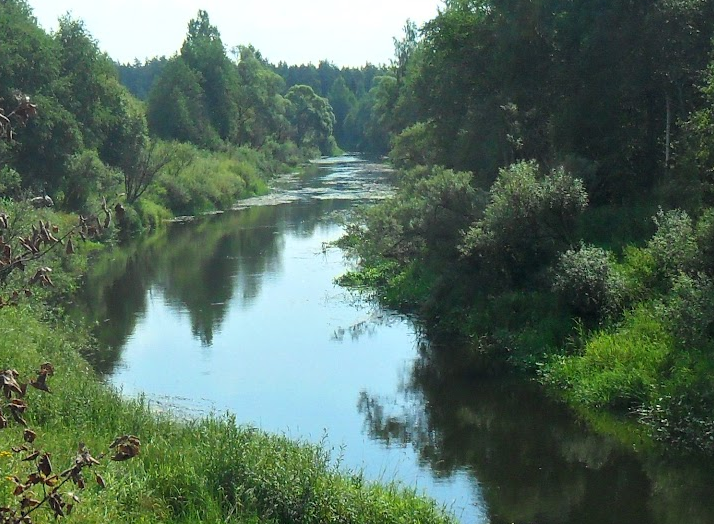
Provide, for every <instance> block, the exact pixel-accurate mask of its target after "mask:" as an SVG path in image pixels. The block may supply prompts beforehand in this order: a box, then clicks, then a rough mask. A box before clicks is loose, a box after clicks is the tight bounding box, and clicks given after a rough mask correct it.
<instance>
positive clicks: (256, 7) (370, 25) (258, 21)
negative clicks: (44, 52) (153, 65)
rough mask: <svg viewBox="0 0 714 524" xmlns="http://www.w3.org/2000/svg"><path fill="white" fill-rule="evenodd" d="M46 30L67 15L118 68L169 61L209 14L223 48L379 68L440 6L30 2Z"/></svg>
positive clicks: (250, 0)
mask: <svg viewBox="0 0 714 524" xmlns="http://www.w3.org/2000/svg"><path fill="white" fill-rule="evenodd" d="M29 4H30V5H31V6H32V8H33V10H34V14H35V16H36V17H37V19H38V21H39V23H40V25H41V26H42V27H43V28H45V29H46V30H48V31H51V30H54V29H55V28H56V27H57V18H58V17H59V16H61V15H63V14H66V13H68V12H70V13H71V14H72V15H73V16H74V17H75V18H80V19H82V20H84V22H85V24H86V26H87V28H88V29H89V31H90V33H91V34H92V35H93V36H94V38H95V39H97V40H98V41H99V46H100V48H101V49H102V50H103V51H106V52H107V53H109V55H110V56H111V57H112V58H114V59H115V60H118V61H120V62H127V61H133V59H134V58H138V59H139V60H143V59H144V58H147V57H148V58H150V57H153V56H160V55H169V56H170V55H172V54H174V53H175V52H176V51H178V49H179V48H180V47H181V43H182V42H183V39H184V37H185V35H186V27H187V25H188V21H189V20H190V19H191V18H194V17H195V16H196V13H197V12H198V10H199V9H204V10H206V11H207V12H208V14H209V16H210V18H211V22H212V23H213V24H214V25H216V26H217V27H218V29H219V31H220V32H221V37H222V39H223V43H224V44H225V45H226V46H227V47H228V48H229V49H230V48H232V47H233V46H237V45H247V44H252V45H253V46H255V47H256V48H257V49H258V50H260V51H261V52H262V54H263V56H265V57H266V58H267V59H268V60H270V61H271V62H274V63H277V62H278V61H280V60H283V61H285V62H287V63H289V64H302V63H308V62H312V63H315V64H316V63H317V62H319V61H320V60H322V59H327V60H329V61H331V62H333V63H335V64H336V65H338V66H361V65H364V64H365V62H371V63H373V64H379V63H386V62H388V60H389V59H390V58H391V57H392V50H393V48H392V37H394V36H400V35H401V33H402V27H403V26H404V23H405V22H406V20H407V19H411V20H413V21H415V22H416V23H417V24H419V25H421V24H422V23H424V22H426V21H427V20H430V19H431V18H433V17H434V16H436V14H437V10H438V8H439V7H440V6H441V5H442V2H441V0H359V1H354V0H350V1H348V0H305V1H299V0H257V1H256V0H233V1H226V0H202V1H195V0H143V1H140V0H101V1H97V0H29Z"/></svg>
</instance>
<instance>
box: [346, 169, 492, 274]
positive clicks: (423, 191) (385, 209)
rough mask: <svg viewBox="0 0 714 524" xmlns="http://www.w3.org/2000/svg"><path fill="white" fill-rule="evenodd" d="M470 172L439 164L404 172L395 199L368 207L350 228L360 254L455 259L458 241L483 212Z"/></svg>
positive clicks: (399, 258) (366, 257) (370, 258)
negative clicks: (454, 169) (442, 166)
mask: <svg viewBox="0 0 714 524" xmlns="http://www.w3.org/2000/svg"><path fill="white" fill-rule="evenodd" d="M471 181H472V177H471V174H470V173H455V172H454V171H451V170H447V169H444V168H441V167H434V168H430V169H424V168H420V169H415V170H414V171H411V172H409V173H406V174H405V175H404V177H403V180H402V182H401V183H402V187H401V189H400V191H399V192H398V194H397V195H396V196H395V197H394V198H393V199H391V200H388V201H386V202H384V203H381V204H376V205H374V206H371V207H369V208H368V209H366V210H364V211H363V213H362V215H361V216H360V218H359V220H356V222H355V224H353V225H351V226H350V227H349V228H348V235H352V236H353V237H354V239H353V240H352V242H353V243H356V245H357V254H359V256H360V257H362V259H363V260H368V261H370V262H372V261H374V260H375V259H376V258H386V259H394V260H397V261H400V262H402V263H403V262H405V261H406V260H408V259H410V258H422V257H431V256H433V257H436V258H445V259H448V258H450V257H455V256H456V254H457V251H456V245H457V242H458V239H460V237H461V234H462V229H463V228H466V227H467V226H468V225H469V224H470V223H471V222H472V221H473V219H474V218H475V217H476V216H477V215H478V213H479V211H480V210H479V207H480V206H479V203H480V201H482V200H483V198H479V194H478V192H477V191H476V190H475V189H474V188H473V187H472V185H471Z"/></svg>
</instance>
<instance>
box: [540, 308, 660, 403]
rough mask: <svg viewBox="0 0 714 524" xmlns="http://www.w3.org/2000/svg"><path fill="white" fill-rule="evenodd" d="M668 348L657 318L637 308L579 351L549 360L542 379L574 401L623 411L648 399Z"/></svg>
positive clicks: (655, 383) (655, 384)
mask: <svg viewBox="0 0 714 524" xmlns="http://www.w3.org/2000/svg"><path fill="white" fill-rule="evenodd" d="M673 349H674V343H673V341H672V337H671V335H670V334H669V333H668V332H667V331H666V329H665V327H664V326H663V325H662V323H661V321H660V320H659V319H658V318H657V317H656V315H654V314H652V312H651V311H649V310H648V309H647V308H645V307H639V308H638V309H636V310H635V311H634V312H632V313H631V314H629V315H628V316H627V317H626V318H625V320H624V321H623V322H622V324H621V325H620V326H618V327H615V328H612V327H609V328H605V329H601V330H599V331H598V332H596V333H595V334H594V335H592V336H590V337H589V338H588V340H587V342H586V343H585V347H584V348H583V350H582V352H580V353H578V354H575V355H568V356H561V357H558V358H556V359H554V360H553V361H552V362H551V363H550V364H549V365H548V366H546V368H545V371H544V380H545V382H546V383H547V384H549V385H551V386H553V387H556V388H558V389H561V390H562V391H563V393H564V395H565V397H566V398H567V399H568V400H570V401H571V402H572V403H574V404H581V405H586V406H591V407H609V408H614V409H621V410H627V409H630V408H634V407H638V406H642V405H644V404H645V403H647V402H648V401H649V400H650V399H651V397H652V394H653V392H654V391H655V389H656V388H657V386H658V384H659V383H660V382H661V379H662V376H663V374H664V373H665V372H666V366H667V365H668V363H669V360H670V356H671V354H672V351H673Z"/></svg>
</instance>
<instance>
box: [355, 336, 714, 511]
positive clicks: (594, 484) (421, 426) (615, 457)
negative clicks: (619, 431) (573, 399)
mask: <svg viewBox="0 0 714 524" xmlns="http://www.w3.org/2000/svg"><path fill="white" fill-rule="evenodd" d="M458 361H459V356H458V355H457V353H456V352H454V351H452V350H450V349H449V348H448V347H447V348H444V347H440V348H438V349H437V348H435V347H434V346H429V345H426V344H423V345H422V348H421V351H420V358H419V359H418V360H416V361H415V362H414V365H413V367H412V368H411V369H410V370H409V372H408V373H407V377H405V379H404V380H403V383H402V385H401V386H400V389H399V393H398V395H397V396H395V397H389V396H386V397H385V396H375V395H370V394H369V393H368V392H367V391H364V392H363V393H362V394H361V396H360V400H359V410H360V412H361V413H362V415H363V417H364V420H365V425H366V427H367V428H368V431H369V434H370V435H371V436H372V437H374V438H378V439H380V440H382V441H383V442H385V444H388V445H394V444H395V443H398V444H402V445H405V444H409V445H413V446H414V447H415V448H416V449H417V450H418V453H419V460H420V461H421V462H422V463H424V464H426V465H428V466H429V467H430V468H431V469H432V470H433V471H434V472H436V474H438V475H440V476H443V477H449V476H452V475H454V474H456V473H458V472H463V471H465V472H468V474H469V475H470V476H472V477H473V478H476V479H478V481H479V483H480V485H481V487H482V490H483V497H484V499H485V500H486V502H487V504H488V507H489V517H490V522H491V524H502V523H503V524H506V523H514V522H516V523H518V522H529V523H530V522H547V523H572V524H575V523H593V524H594V523H598V524H603V523H612V524H616V523H617V524H619V523H622V522H637V523H642V524H647V523H652V524H674V523H682V522H687V523H701V524H704V523H705V522H714V503H713V501H714V486H713V485H712V483H711V477H710V472H711V471H712V470H711V469H710V467H711V465H712V464H702V463H698V464H689V465H687V463H686V461H685V462H684V464H683V463H682V461H681V460H680V461H678V463H677V464H676V465H675V464H673V463H671V462H668V461H666V460H664V459H662V458H661V457H659V456H658V455H656V454H654V453H650V454H646V453H642V454H636V453H634V452H633V451H632V450H630V449H625V448H624V447H623V446H622V445H621V444H620V443H619V442H617V441H615V440H614V439H611V438H607V437H603V436H601V435H596V434H594V433H593V432H591V431H590V430H589V429H588V428H587V427H585V426H584V425H583V424H581V423H578V421H576V420H574V419H573V417H572V415H571V414H570V413H569V412H567V411H566V410H565V409H564V408H563V407H562V406H560V405H558V404H556V403H554V402H552V401H551V400H549V399H547V398H545V397H544V396H543V395H542V393H541V392H540V391H539V390H538V389H536V388H534V387H532V386H530V385H528V384H524V383H523V382H522V381H508V380H505V381H504V380H492V379H478V378H476V379H475V378H474V377H466V376H463V375H461V374H459V373H458V371H457V370H458ZM707 466H709V467H707Z"/></svg>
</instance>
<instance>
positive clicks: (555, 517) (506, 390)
mask: <svg viewBox="0 0 714 524" xmlns="http://www.w3.org/2000/svg"><path fill="white" fill-rule="evenodd" d="M317 167H318V169H317V172H316V173H313V174H311V175H310V176H307V177H303V178H298V177H295V176H288V177H282V178H281V179H280V180H278V181H277V182H276V189H275V191H274V192H273V193H272V194H271V195H269V196H267V197H262V198H259V199H253V200H250V201H246V202H242V203H241V204H240V206H239V207H240V208H239V209H236V210H234V211H232V212H228V213H224V214H220V215H215V216H209V217H203V218H200V219H196V220H193V221H187V222H184V223H177V224H172V225H171V226H170V227H169V228H168V230H167V231H165V232H162V233H161V234H159V235H154V236H152V237H150V238H147V239H144V240H142V241H140V242H137V243H135V244H132V245H129V246H125V247H123V248H121V249H117V250H114V251H112V252H111V253H109V254H106V255H104V256H102V257H101V258H99V259H97V260H96V261H95V263H94V264H93V269H92V271H91V273H90V275H89V276H88V277H87V285H86V297H85V298H86V305H85V306H84V307H85V309H84V311H85V314H88V315H90V316H91V318H92V319H93V320H94V321H95V322H96V326H97V329H96V331H97V336H98V337H99V339H100V341H101V343H102V346H103V347H104V348H106V349H105V350H104V351H103V352H102V354H98V355H90V358H91V359H92V361H93V362H94V364H95V366H96V368H97V369H98V370H99V371H100V373H102V374H103V375H105V376H106V377H107V380H108V381H110V382H111V383H113V384H114V385H116V386H117V387H119V388H121V389H122V390H123V392H124V393H125V394H127V395H136V394H140V393H141V394H144V395H146V397H147V398H148V399H149V400H150V402H151V403H152V404H153V405H154V406H155V407H156V409H166V410H171V411H173V412H176V413H177V414H179V415H180V416H196V415H198V416H200V415H202V414H206V413H219V414H220V413H223V412H226V411H230V412H232V413H234V414H235V415H236V417H237V419H238V420H239V421H240V422H241V423H243V424H249V425H252V426H255V427H258V428H262V429H264V430H267V431H270V432H279V433H284V434H286V435H288V436H290V437H293V438H296V439H300V440H304V441H309V442H322V443H323V444H324V445H325V446H326V447H327V448H328V449H331V450H332V456H333V457H334V459H335V461H336V462H339V464H340V465H341V467H343V468H346V469H350V470H353V471H354V470H359V471H363V472H364V475H365V477H367V478H369V479H374V480H380V481H397V482H400V483H403V484H404V485H406V486H409V487H413V488H415V489H417V490H419V491H423V492H425V493H427V494H428V495H430V496H432V497H434V498H436V499H437V500H438V501H439V502H441V503H443V504H444V505H446V506H447V507H448V508H449V509H450V510H451V511H453V512H454V513H455V514H456V515H457V517H459V519H460V520H461V521H462V522H464V523H477V524H486V523H492V524H501V523H503V524H506V523H529V524H532V523H563V524H570V523H572V524H576V523H577V524H583V523H593V524H594V523H598V524H608V523H612V524H615V523H617V524H621V523H629V522H632V523H639V524H648V523H651V524H665V523H671V524H675V523H677V524H681V523H690V524H697V523H701V524H704V523H712V522H714V483H713V482H712V471H714V470H712V468H711V464H707V463H704V462H702V461H701V460H699V461H695V460H689V461H687V460H683V459H679V460H677V461H674V460H671V459H670V460H666V459H663V458H660V456H659V455H657V454H656V453H655V452H653V451H647V450H646V449H645V448H647V447H648V446H647V444H646V443H645V442H639V441H638V440H637V439H635V438H630V439H629V444H628V445H623V444H622V443H621V442H622V440H617V441H616V440H615V439H612V438H606V437H602V436H599V435H597V434H595V433H594V432H592V431H591V430H590V429H589V428H588V427H586V425H585V424H583V423H581V422H579V421H578V420H577V419H575V418H574V417H573V416H572V415H571V414H570V413H568V412H567V411H566V410H565V409H563V408H562V407H561V406H559V405H557V404H555V403H553V402H552V401H550V400H548V399H546V398H545V397H544V396H543V395H542V394H541V393H540V392H539V391H538V389H537V388H534V387H532V386H530V385H528V384H523V383H518V382H513V381H509V380H485V379H477V378H474V377H467V376H464V375H463V374H462V373H461V372H460V371H459V351H458V349H457V348H453V347H450V346H449V345H443V343H442V345H441V346H438V347H437V346H435V344H431V343H429V342H428V341H427V340H425V339H424V338H423V337H422V336H421V335H420V330H419V328H418V326H417V325H416V324H415V323H414V322H412V321H411V320H410V319H408V318H405V317H403V316H399V315H395V314H393V313H391V312H388V311H384V310H381V309H379V308H378V307H377V306H375V305H374V304H373V303H370V302H369V301H367V300H365V299H362V298H360V297H358V296H355V295H354V294H351V293H350V292H349V291H347V290H345V289H342V288H340V287H338V286H336V285H335V284H334V279H335V277H337V276H339V275H340V274H342V273H344V272H345V271H346V270H347V269H348V268H349V262H348V261H346V260H345V259H344V257H343V255H342V253H341V252H340V251H339V250H338V249H336V248H334V247H330V245H329V244H330V242H332V241H334V240H336V239H337V238H339V237H340V236H341V234H342V232H343V227H342V225H341V224H342V223H343V221H344V218H345V216H346V215H347V214H348V213H349V211H350V209H353V208H354V206H355V205H356V204H362V203H365V202H368V201H370V200H377V199H380V198H384V197H385V196H387V195H388V194H389V178H390V173H389V171H388V170H386V169H385V168H384V167H383V166H380V165H378V164H371V163H369V162H367V161H365V160H362V159H360V158H356V157H339V158H331V159H325V160H323V161H321V162H320V163H319V164H318V166H317Z"/></svg>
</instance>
